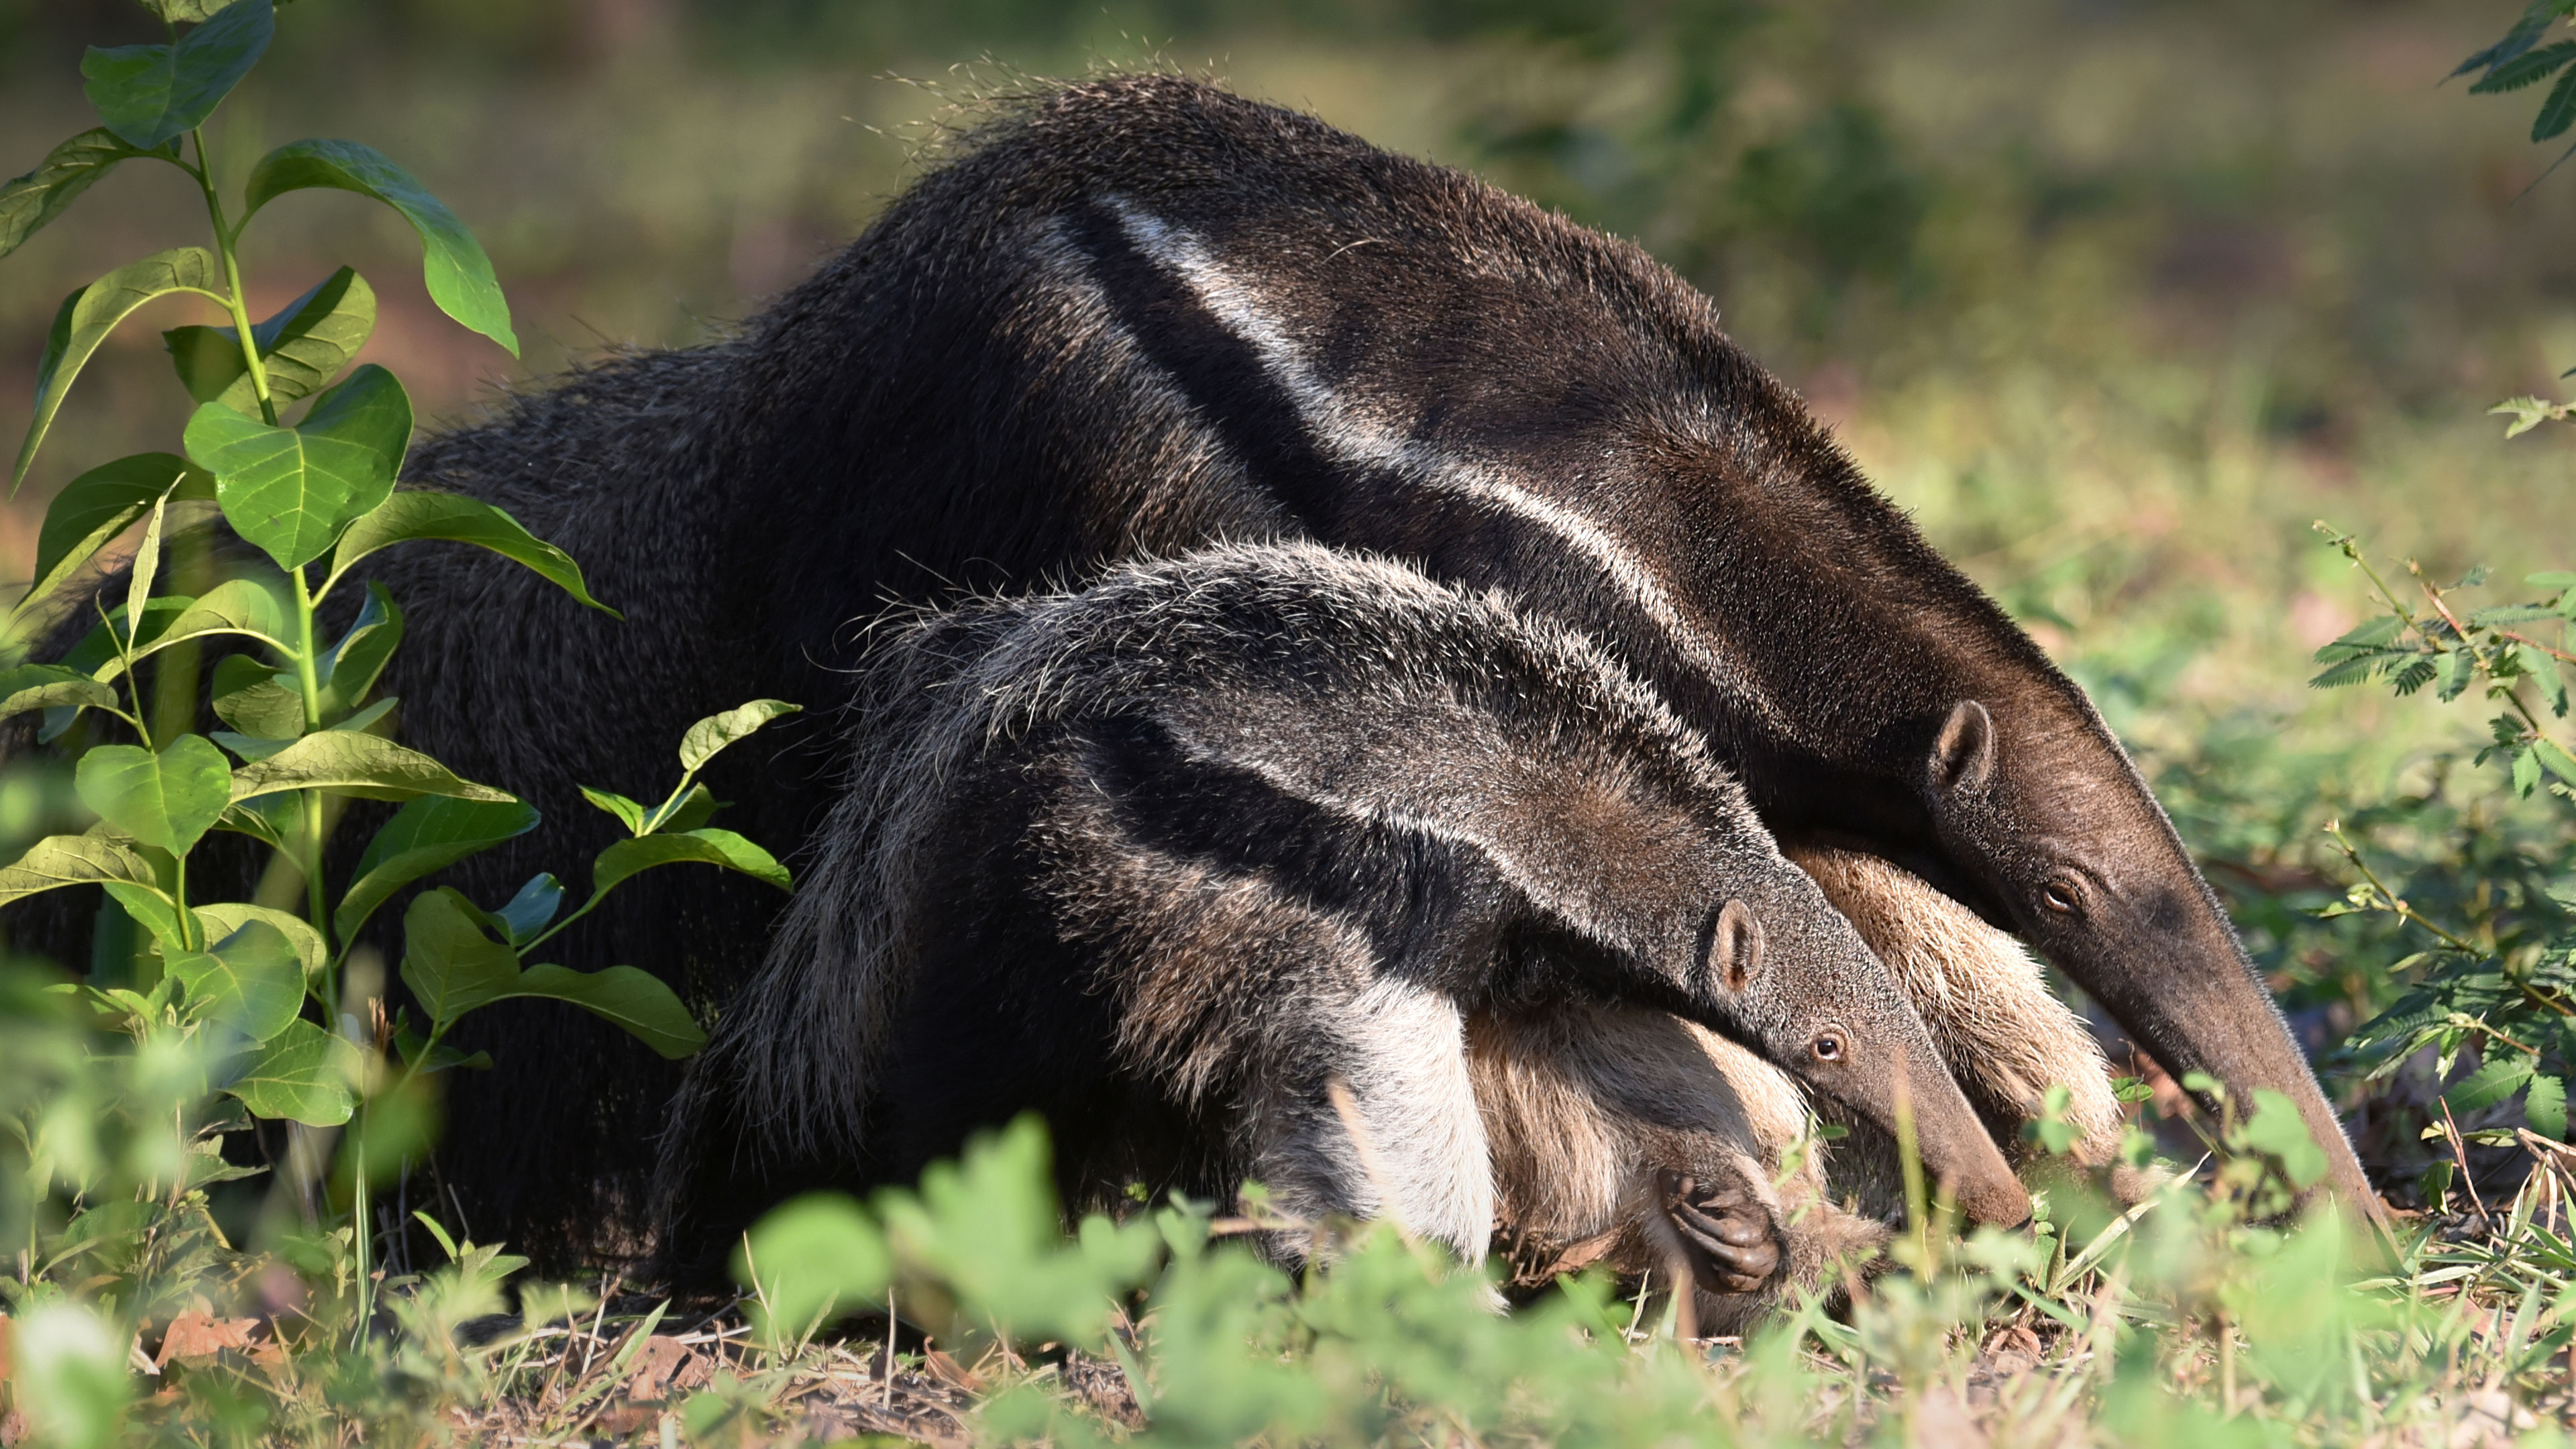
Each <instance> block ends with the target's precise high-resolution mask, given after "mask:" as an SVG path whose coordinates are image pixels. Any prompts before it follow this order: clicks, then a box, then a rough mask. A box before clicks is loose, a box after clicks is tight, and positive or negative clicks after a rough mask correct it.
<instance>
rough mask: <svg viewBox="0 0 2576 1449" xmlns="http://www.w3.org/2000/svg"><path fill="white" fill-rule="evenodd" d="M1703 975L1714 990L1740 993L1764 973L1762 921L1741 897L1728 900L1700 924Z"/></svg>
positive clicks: (1730, 994) (1734, 994) (1731, 993)
mask: <svg viewBox="0 0 2576 1449" xmlns="http://www.w3.org/2000/svg"><path fill="white" fill-rule="evenodd" d="M1700 962H1701V970H1700V979H1701V980H1702V981H1704V982H1706V983H1707V984H1708V986H1709V988H1710V989H1711V990H1712V991H1718V992H1723V993H1725V994H1726V995H1728V996H1741V995H1743V994H1744V990H1745V988H1746V987H1748V986H1751V985H1752V984H1753V978H1754V977H1756V976H1759V975H1761V974H1762V923H1761V922H1760V921H1757V920H1755V919H1753V912H1752V911H1751V910H1750V909H1749V908H1747V907H1746V906H1745V904H1744V902H1742V901H1728V902H1727V903H1726V904H1725V905H1722V906H1720V907H1718V908H1717V909H1716V910H1715V911H1712V912H1710V913H1709V918H1708V923H1707V924H1706V925H1704V926H1702V927H1700Z"/></svg>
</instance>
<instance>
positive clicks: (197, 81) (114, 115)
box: [81, 0, 277, 151]
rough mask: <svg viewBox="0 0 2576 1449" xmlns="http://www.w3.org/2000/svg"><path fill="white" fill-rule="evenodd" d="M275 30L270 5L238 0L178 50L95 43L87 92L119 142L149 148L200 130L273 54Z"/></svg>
mask: <svg viewBox="0 0 2576 1449" xmlns="http://www.w3.org/2000/svg"><path fill="white" fill-rule="evenodd" d="M276 28H277V16H276V13H275V12H274V11H273V10H272V9H271V8H270V6H269V0H236V3H234V4H231V5H227V6H225V7H224V9H223V11H222V13H221V14H218V15H216V16H215V17H214V18H213V19H211V20H208V21H207V22H206V23H204V24H203V25H200V26H198V27H196V28H195V29H193V30H191V31H189V32H188V33H187V34H185V35H182V36H180V37H179V39H178V42H177V43H176V44H174V45H120V46H117V47H115V48H114V49H101V48H100V47H98V46H95V45H93V46H91V47H90V48H89V52H88V53H87V54H85V55H83V56H82V57H81V74H82V75H83V76H86V77H87V78H88V80H89V84H88V85H87V86H84V87H83V88H82V89H83V90H84V91H85V92H86V93H87V94H88V96H89V103H90V104H91V105H93V106H96V107H97V108H98V115H99V119H100V120H103V121H105V122H107V128H108V129H109V130H111V131H114V132H115V133H116V135H117V139H119V140H121V141H123V142H125V144H127V145H129V146H133V147H136V148H138V149H140V150H146V151H148V150H150V149H152V148H153V147H155V146H158V145H160V144H162V143H163V142H165V141H168V140H170V139H171V138H172V137H175V136H177V135H179V134H180V133H182V132H185V131H189V130H193V129H195V127H196V126H197V124H198V123H199V122H201V121H203V120H205V119H206V117H207V116H208V115H209V114H211V113H212V112H213V111H214V109H215V107H216V106H218V105H220V104H222V103H223V99H224V97H225V96H226V95H228V94H230V93H231V91H232V88H233V87H234V86H235V85H238V84H239V83H240V82H241V78H242V77H243V76H245V75H248V74H249V73H250V68H251V67H252V66H253V65H256V64H258V63H259V57H260V53H261V52H263V51H265V50H267V49H268V41H269V37H270V36H271V35H272V34H273V33H275V31H276Z"/></svg>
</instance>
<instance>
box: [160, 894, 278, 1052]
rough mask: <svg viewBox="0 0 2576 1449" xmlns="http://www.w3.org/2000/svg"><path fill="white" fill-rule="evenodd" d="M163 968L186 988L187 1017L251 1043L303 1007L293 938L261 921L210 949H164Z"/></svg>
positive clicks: (264, 1037) (247, 923)
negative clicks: (221, 1027) (227, 1029)
mask: <svg viewBox="0 0 2576 1449" xmlns="http://www.w3.org/2000/svg"><path fill="white" fill-rule="evenodd" d="M161 964H162V967H163V968H164V969H165V970H167V971H168V972H169V973H170V974H171V975H173V976H176V977H177V978H179V984H180V985H182V986H184V987H186V988H188V1019H189V1020H191V1021H215V1022H221V1023H223V1024H224V1025H226V1026H229V1027H231V1028H232V1029H233V1030H235V1031H238V1032H240V1033H241V1034H242V1035H243V1036H244V1037H247V1038H248V1039H249V1040H250V1041H251V1042H252V1043H253V1044H258V1043H262V1042H266V1041H268V1040H269V1039H270V1038H272V1037H275V1036H276V1035H277V1034H278V1033H280V1032H282V1031H284V1030H286V1024H287V1023H288V1022H290V1021H293V1020H295V1019H296V1013H297V1012H299V1011H301V1010H302V1009H303V1006H304V966H303V963H302V962H301V961H300V960H299V959H298V958H297V955H296V951H295V946H294V943H293V942H291V941H289V940H287V938H286V936H285V935H284V934H283V933H282V932H280V931H279V930H278V929H277V928H276V927H275V926H272V925H270V924H268V923H267V922H266V921H245V922H243V923H242V925H241V926H240V928H239V929H237V930H235V931H234V932H233V933H232V934H231V935H229V936H227V937H226V938H224V939H223V940H221V941H218V942H216V943H215V947H214V949H213V950H211V951H176V952H165V953H164V954H163V956H162V958H161Z"/></svg>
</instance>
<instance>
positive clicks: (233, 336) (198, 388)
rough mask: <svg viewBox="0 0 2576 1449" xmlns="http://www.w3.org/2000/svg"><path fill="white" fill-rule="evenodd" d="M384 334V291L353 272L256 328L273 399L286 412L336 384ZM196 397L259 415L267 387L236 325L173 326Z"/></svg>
mask: <svg viewBox="0 0 2576 1449" xmlns="http://www.w3.org/2000/svg"><path fill="white" fill-rule="evenodd" d="M375 330H376V293H375V289H374V288H372V287H369V286H368V285H367V279H366V278H364V277H361V276H359V275H358V274H357V273H356V272H355V271H352V270H351V269H349V268H347V267H342V268H341V269H340V270H338V271H336V272H333V273H332V274H331V275H330V276H328V277H325V278H324V279H323V280H322V281H321V282H320V283H319V284H318V285H316V286H315V287H314V288H313V290H312V291H309V292H307V293H305V294H304V295H303V296H301V297H298V298H296V299H295V300H294V301H292V302H289V303H287V304H286V306H285V307H284V308H283V309H281V310H280V311H279V312H278V314H277V315H276V316H274V317H271V318H269V319H268V320H267V321H265V322H261V323H259V324H257V325H255V326H253V327H252V328H251V329H250V335H251V341H252V343H253V344H254V345H256V346H257V347H258V348H259V356H260V365H261V367H262V368H264V369H265V370H266V371H267V373H268V396H269V401H271V402H272V403H274V404H276V405H277V406H278V407H281V408H282V407H284V406H286V405H287V404H288V403H290V402H293V401H295V400H296V399H297V398H305V397H311V396H312V395H313V394H315V393H317V392H320V391H321V390H322V389H323V388H325V387H327V386H329V385H330V382H331V379H333V378H335V377H338V376H339V375H340V369H342V368H344V367H347V366H348V365H349V364H350V363H351V362H353V361H355V360H356V359H357V356H358V349H359V348H361V347H364V346H366V345H367V338H368V337H369V336H370V335H371V334H373V333H374V332H375ZM161 340H162V341H163V342H164V343H166V344H167V345H168V346H169V349H170V364H171V366H173V367H175V368H177V369H178V370H179V381H180V383H181V385H183V386H185V387H186V388H187V389H188V396H190V397H193V398H195V399H196V400H197V401H199V402H201V403H211V402H219V403H222V404H223V405H224V406H225V407H228V408H231V409H232V410H233V411H234V412H237V413H242V414H244V415H248V416H256V415H257V414H258V412H259V389H258V388H256V387H254V386H252V385H251V379H250V364H249V363H247V362H245V361H243V360H242V348H241V334H240V333H239V332H236V331H234V330H233V329H232V328H230V327H173V328H171V329H170V330H169V331H167V332H164V333H162V334H161Z"/></svg>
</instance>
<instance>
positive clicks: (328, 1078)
mask: <svg viewBox="0 0 2576 1449" xmlns="http://www.w3.org/2000/svg"><path fill="white" fill-rule="evenodd" d="M351 1055H353V1052H352V1049H351V1048H350V1047H349V1045H348V1044H347V1043H346V1042H343V1041H341V1040H340V1039H339V1038H337V1037H335V1036H332V1035H331V1034H330V1033H329V1032H326V1031H324V1030H323V1029H322V1028H320V1027H318V1026H315V1025H314V1024H313V1023H311V1022H309V1021H305V1020H302V1019H300V1018H299V1019H297V1020H295V1021H291V1022H289V1023H287V1026H286V1030H284V1031H283V1032H280V1033H278V1036H277V1039H276V1040H274V1041H272V1042H270V1043H269V1044H268V1045H266V1046H264V1047H262V1048H260V1049H259V1050H258V1051H257V1052H255V1053H253V1054H252V1056H251V1059H250V1062H249V1064H248V1065H247V1066H246V1067H245V1068H244V1069H243V1072H242V1075H241V1077H240V1078H239V1079H238V1080H236V1081H234V1082H233V1084H232V1085H231V1086H228V1087H226V1088H224V1090H225V1091H227V1092H230V1093H232V1094H233V1095H234V1096H236V1097H239V1098H241V1100H242V1105H243V1106H245V1107H248V1108H250V1109H251V1110H252V1111H253V1112H256V1113H258V1114H259V1115H260V1116H262V1117H282V1118H284V1119H286V1120H288V1121H290V1122H301V1123H303V1124H304V1125H306V1126H307V1127H337V1126H339V1125H340V1124H341V1123H343V1122H346V1121H348V1120H349V1114H350V1113H351V1112H353V1111H355V1110H356V1108H357V1099H356V1098H355V1097H354V1096H352V1095H351V1094H350V1091H349V1076H350V1071H349V1068H350V1066H351V1065H352V1063H351V1062H350V1060H349V1058H350V1057H351Z"/></svg>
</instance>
